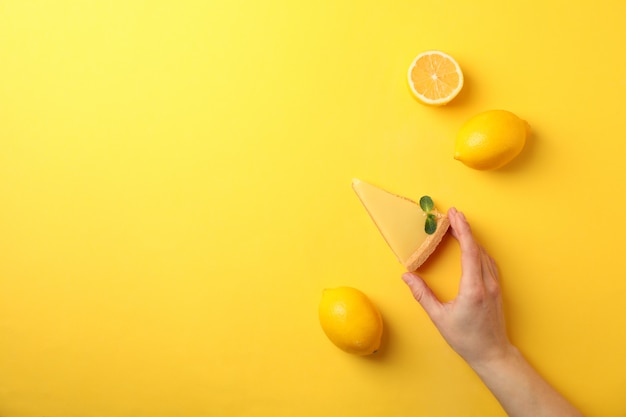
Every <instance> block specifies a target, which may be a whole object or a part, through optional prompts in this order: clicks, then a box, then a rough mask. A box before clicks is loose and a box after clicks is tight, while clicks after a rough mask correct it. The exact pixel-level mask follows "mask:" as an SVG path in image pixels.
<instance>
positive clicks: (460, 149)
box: [454, 110, 530, 170]
mask: <svg viewBox="0 0 626 417" xmlns="http://www.w3.org/2000/svg"><path fill="white" fill-rule="evenodd" d="M529 134H530V126H529V125H528V123H527V122H526V121H525V120H522V119H520V118H519V117H517V116H516V115H515V114H513V113H511V112H509V111H506V110H489V111H486V112H483V113H480V114H478V115H476V116H474V117H472V118H471V119H470V120H468V121H467V122H466V123H465V124H464V125H463V126H462V127H461V129H460V130H459V133H458V134H457V137H456V143H455V147H454V159H457V160H459V161H461V162H463V163H464V164H465V165H467V166H468V167H471V168H474V169H480V170H487V169H497V168H500V167H503V166H504V165H506V164H508V163H509V162H511V160H513V158H515V157H516V156H517V155H519V153H520V152H521V151H522V149H523V148H524V145H525V144H526V139H527V137H528V135H529Z"/></svg>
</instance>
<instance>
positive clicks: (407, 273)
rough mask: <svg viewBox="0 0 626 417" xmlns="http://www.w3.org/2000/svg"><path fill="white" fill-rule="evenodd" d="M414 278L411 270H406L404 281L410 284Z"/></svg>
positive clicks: (403, 276)
mask: <svg viewBox="0 0 626 417" xmlns="http://www.w3.org/2000/svg"><path fill="white" fill-rule="evenodd" d="M412 280H413V274H411V273H410V272H405V273H404V274H402V281H404V282H406V283H407V284H408V283H409V282H411V281H412Z"/></svg>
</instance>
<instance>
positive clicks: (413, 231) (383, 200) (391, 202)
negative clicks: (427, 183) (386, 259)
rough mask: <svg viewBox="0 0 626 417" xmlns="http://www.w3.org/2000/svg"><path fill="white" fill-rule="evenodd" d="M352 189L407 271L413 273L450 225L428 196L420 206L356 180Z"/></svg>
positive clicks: (422, 199) (422, 200) (432, 250)
mask: <svg viewBox="0 0 626 417" xmlns="http://www.w3.org/2000/svg"><path fill="white" fill-rule="evenodd" d="M352 188H353V189H354V191H355V192H356V194H357V195H358V197H359V199H360V200H361V203H363V206H364V207H365V210H366V211H367V212H368V213H369V215H370V217H371V218H372V220H373V221H374V224H375V225H376V227H377V228H378V230H379V231H380V233H381V234H382V235H383V238H384V239H385V241H386V242H387V244H388V245H389V247H390V248H391V250H392V251H393V253H394V254H395V255H396V257H397V258H398V260H399V261H400V263H401V264H402V265H404V267H405V268H406V269H407V270H408V271H415V270H416V269H417V268H419V267H420V266H421V265H422V264H423V263H424V261H426V259H428V257H429V256H430V255H431V254H432V253H433V252H434V251H435V249H436V248H437V245H439V242H441V239H442V238H443V236H444V235H445V234H446V231H447V230H448V227H449V226H450V220H449V219H448V216H446V215H445V214H444V213H440V212H439V211H437V209H435V207H434V205H433V203H432V200H431V199H430V197H428V196H424V197H422V198H421V199H420V204H418V203H416V202H415V201H413V200H410V199H408V198H406V197H402V196H399V195H396V194H392V193H390V192H388V191H385V190H383V189H381V188H378V187H376V186H374V185H372V184H369V183H367V182H365V181H361V180H359V179H353V180H352Z"/></svg>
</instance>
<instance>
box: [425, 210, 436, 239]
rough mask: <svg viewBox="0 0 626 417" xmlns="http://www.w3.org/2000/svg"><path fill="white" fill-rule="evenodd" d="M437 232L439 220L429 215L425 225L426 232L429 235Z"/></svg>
mask: <svg viewBox="0 0 626 417" xmlns="http://www.w3.org/2000/svg"><path fill="white" fill-rule="evenodd" d="M435 230H437V218H436V217H435V215H434V214H432V213H428V215H427V216H426V224H425V225H424V231H425V232H426V234H428V235H432V234H433V233H435Z"/></svg>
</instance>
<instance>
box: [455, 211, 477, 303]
mask: <svg viewBox="0 0 626 417" xmlns="http://www.w3.org/2000/svg"><path fill="white" fill-rule="evenodd" d="M448 217H449V218H450V227H451V228H452V235H453V236H454V238H455V239H456V240H458V241H459V246H460V247H461V269H462V274H461V283H460V284H459V291H460V292H461V293H467V292H473V291H475V290H476V289H477V288H481V287H482V283H483V282H482V270H481V261H480V248H479V247H478V244H477V243H476V240H474V235H473V234H472V229H471V228H470V225H469V223H468V222H467V219H466V218H465V215H463V213H461V212H459V211H457V210H456V209H455V208H451V209H450V210H448Z"/></svg>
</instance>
